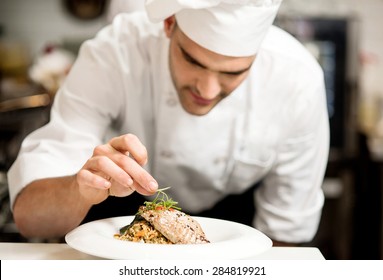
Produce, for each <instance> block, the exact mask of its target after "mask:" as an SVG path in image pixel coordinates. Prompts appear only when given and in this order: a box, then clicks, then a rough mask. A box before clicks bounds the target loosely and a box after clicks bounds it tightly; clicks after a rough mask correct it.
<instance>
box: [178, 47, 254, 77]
mask: <svg viewBox="0 0 383 280" xmlns="http://www.w3.org/2000/svg"><path fill="white" fill-rule="evenodd" d="M179 47H180V49H181V52H182V55H183V57H184V58H185V59H186V60H187V61H189V62H191V63H193V64H195V65H197V66H199V67H201V68H204V69H209V68H208V67H206V66H205V65H203V64H202V63H201V62H199V61H198V60H197V59H195V58H194V57H192V56H191V55H190V54H189V53H188V52H187V51H185V50H184V48H182V47H181V46H179ZM251 66H252V63H251V64H250V66H249V67H247V68H245V69H241V70H238V71H218V72H219V73H222V74H228V75H241V74H243V73H245V72H246V71H248V70H249V69H250V68H251Z"/></svg>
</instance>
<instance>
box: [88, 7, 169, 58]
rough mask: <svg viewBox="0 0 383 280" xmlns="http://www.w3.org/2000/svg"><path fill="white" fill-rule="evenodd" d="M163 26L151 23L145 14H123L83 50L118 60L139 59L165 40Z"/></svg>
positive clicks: (102, 30)
mask: <svg viewBox="0 0 383 280" xmlns="http://www.w3.org/2000/svg"><path fill="white" fill-rule="evenodd" d="M163 38H164V35H163V28H162V25H161V24H155V23H152V22H150V21H149V19H148V18H147V16H146V14H145V13H143V12H135V13H123V14H119V15H118V16H116V17H115V18H114V20H113V22H112V23H111V24H109V25H107V26H105V27H104V28H102V29H101V30H100V31H99V32H98V33H97V35H96V36H95V37H94V38H93V39H90V40H88V41H86V42H85V43H84V44H83V46H82V48H83V49H86V50H88V51H91V52H97V53H102V54H103V55H105V56H106V57H111V56H116V57H115V58H116V59H121V58H126V57H120V56H121V55H122V56H126V55H128V54H130V58H133V57H134V58H139V57H141V56H144V55H145V51H146V50H148V49H149V48H150V47H151V46H152V45H155V44H156V43H157V42H158V41H159V40H163Z"/></svg>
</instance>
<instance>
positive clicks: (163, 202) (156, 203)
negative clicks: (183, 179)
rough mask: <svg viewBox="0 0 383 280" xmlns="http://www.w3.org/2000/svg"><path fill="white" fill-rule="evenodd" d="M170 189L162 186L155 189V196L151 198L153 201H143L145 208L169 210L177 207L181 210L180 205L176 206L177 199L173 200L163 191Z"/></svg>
mask: <svg viewBox="0 0 383 280" xmlns="http://www.w3.org/2000/svg"><path fill="white" fill-rule="evenodd" d="M168 189H170V187H166V188H162V189H158V190H157V196H156V197H155V198H154V199H153V201H145V202H144V204H145V209H146V210H169V209H177V210H181V208H180V207H178V206H176V205H177V204H178V202H177V201H174V200H173V199H172V198H169V196H168V195H167V194H166V193H165V191H166V190H168Z"/></svg>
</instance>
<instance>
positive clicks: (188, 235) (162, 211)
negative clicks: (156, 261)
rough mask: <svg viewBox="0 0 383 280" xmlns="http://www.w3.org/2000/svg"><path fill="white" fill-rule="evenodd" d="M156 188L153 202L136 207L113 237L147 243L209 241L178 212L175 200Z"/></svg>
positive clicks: (200, 242)
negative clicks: (131, 215)
mask: <svg viewBox="0 0 383 280" xmlns="http://www.w3.org/2000/svg"><path fill="white" fill-rule="evenodd" d="M167 189H168V188H164V189H159V190H158V192H157V196H156V197H155V199H154V200H153V201H146V202H145V203H144V204H145V205H143V206H141V207H140V208H139V209H138V212H137V214H136V215H135V218H134V220H133V221H132V222H131V223H130V224H129V225H126V226H124V227H122V228H121V229H120V232H119V233H118V234H115V235H114V237H115V238H117V239H119V240H126V241H133V242H141V243H150V244H203V243H210V241H209V240H208V239H207V237H206V235H205V232H204V231H203V229H202V227H201V225H200V224H199V223H198V222H197V221H196V220H195V219H193V218H192V217H191V216H189V215H187V214H185V213H184V212H182V211H181V208H179V207H178V206H177V204H178V203H177V202H176V201H174V200H173V199H171V198H169V197H168V195H167V194H166V193H165V190H167Z"/></svg>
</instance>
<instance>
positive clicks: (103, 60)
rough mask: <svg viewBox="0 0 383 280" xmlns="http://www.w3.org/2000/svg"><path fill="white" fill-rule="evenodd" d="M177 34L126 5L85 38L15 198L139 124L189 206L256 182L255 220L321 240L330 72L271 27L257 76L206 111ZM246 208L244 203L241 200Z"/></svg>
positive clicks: (29, 154) (24, 150)
mask: <svg viewBox="0 0 383 280" xmlns="http://www.w3.org/2000/svg"><path fill="white" fill-rule="evenodd" d="M168 52H169V39H168V38H167V37H166V35H165V33H164V31H163V25H162V24H153V23H151V22H149V20H148V19H147V18H146V16H145V15H144V14H143V13H133V14H125V15H124V14H122V15H119V16H117V17H116V18H115V20H114V22H113V23H112V24H111V25H110V26H107V27H105V28H104V29H102V30H101V31H100V32H99V33H98V35H97V36H96V37H95V38H94V39H92V40H88V41H86V42H84V44H83V45H82V47H81V49H80V53H79V56H78V59H77V61H76V62H75V64H74V65H73V67H72V69H71V71H70V73H69V75H68V77H67V79H66V81H65V83H64V85H63V86H62V87H61V89H60V90H59V91H58V93H57V95H56V97H55V100H54V104H53V106H52V110H51V119H50V122H49V123H48V124H47V125H46V126H44V127H42V128H40V129H38V130H36V131H34V132H33V133H31V134H30V135H29V136H28V137H27V138H26V139H25V140H24V142H23V144H22V147H21V149H20V153H19V155H18V157H17V159H16V161H15V162H14V164H13V166H12V167H11V169H10V171H9V173H8V181H9V189H10V196H11V203H12V204H13V203H14V200H15V197H16V196H17V194H18V193H19V192H20V191H21V190H22V188H23V187H24V186H26V185H27V184H28V183H30V182H32V181H34V180H36V179H39V178H47V177H57V176H65V175H72V174H75V173H76V172H77V171H78V170H79V169H80V168H81V167H82V166H83V165H84V163H85V162H86V160H87V159H88V158H89V157H90V156H91V155H92V153H93V149H94V147H95V146H96V145H99V144H102V143H105V141H108V140H109V139H110V137H112V136H116V135H122V134H125V133H133V134H135V135H137V136H138V137H139V139H140V140H141V141H142V142H143V144H144V145H145V146H146V148H147V150H148V155H149V161H148V164H147V165H146V166H145V168H146V169H147V170H148V171H149V172H150V173H151V174H152V175H153V177H154V178H155V179H156V180H157V181H158V183H159V185H160V186H171V189H169V190H168V194H169V196H171V197H172V198H173V199H174V200H176V201H178V202H179V205H180V206H181V207H182V209H183V210H185V211H192V212H196V211H202V210H205V209H208V208H210V207H212V206H213V205H214V204H215V203H216V202H217V201H219V200H220V199H222V198H223V197H225V196H226V195H228V194H238V193H242V192H244V191H245V190H246V189H248V188H249V187H250V186H252V185H253V184H254V183H256V182H259V181H261V180H262V185H261V187H259V188H258V189H257V190H256V191H255V192H254V203H255V205H256V209H257V211H256V215H255V217H254V221H253V223H254V227H256V228H257V229H259V230H261V231H262V232H264V233H265V234H266V235H268V236H269V237H271V238H273V239H276V240H281V241H286V242H304V241H309V240H311V239H312V238H313V236H314V235H315V233H316V231H317V227H318V224H319V220H320V216H321V209H322V206H323V202H324V196H323V192H322V189H321V184H322V180H323V176H324V171H325V168H326V164H327V158H328V150H329V124H328V114H327V107H326V96H325V90H324V81H323V72H322V70H321V68H320V66H319V65H318V63H317V62H316V60H315V59H314V58H313V57H312V56H311V55H310V54H309V53H308V52H307V51H306V50H305V48H304V47H303V46H302V45H301V44H300V43H298V42H297V41H296V40H295V39H294V38H293V37H292V36H290V35H289V34H287V33H285V32H284V31H282V30H280V29H278V28H277V27H272V28H271V29H270V31H269V32H268V35H267V36H266V38H265V40H264V42H263V44H262V48H261V49H260V51H259V52H258V54H257V57H256V60H255V62H254V64H253V65H252V68H251V70H250V73H249V76H248V77H247V78H246V80H244V81H243V82H242V83H241V85H240V86H239V87H238V88H237V89H236V90H235V91H233V92H232V94H231V95H230V96H228V97H227V98H225V99H224V100H223V101H221V102H220V103H219V104H218V105H217V106H216V107H215V108H213V110H211V112H209V113H208V114H207V115H204V116H194V115H190V114H188V113H187V112H185V111H184V110H183V108H182V106H181V105H180V103H179V100H178V97H177V93H176V90H175V88H174V86H173V83H172V79H171V76H170V71H169V62H168ZM233 211H240V209H233Z"/></svg>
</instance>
